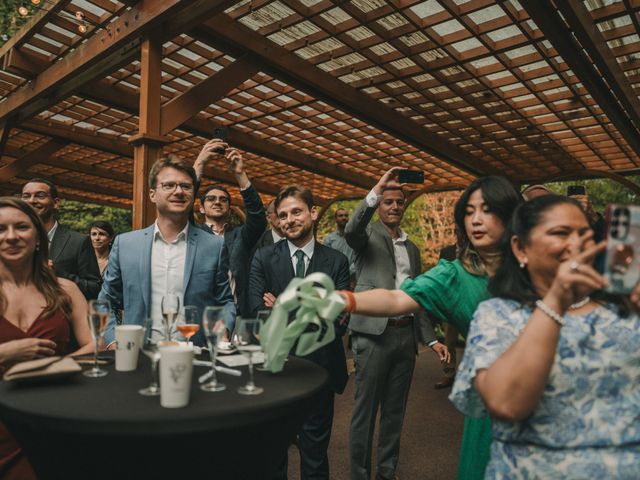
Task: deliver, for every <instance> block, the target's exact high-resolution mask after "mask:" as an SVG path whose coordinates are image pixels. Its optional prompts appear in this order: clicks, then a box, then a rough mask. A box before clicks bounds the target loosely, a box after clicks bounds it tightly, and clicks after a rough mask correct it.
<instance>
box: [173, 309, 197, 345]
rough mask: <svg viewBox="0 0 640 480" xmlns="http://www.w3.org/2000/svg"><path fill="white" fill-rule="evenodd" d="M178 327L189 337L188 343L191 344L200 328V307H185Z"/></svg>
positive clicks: (178, 321) (177, 324)
mask: <svg viewBox="0 0 640 480" xmlns="http://www.w3.org/2000/svg"><path fill="white" fill-rule="evenodd" d="M176 328H177V329H178V331H179V332H180V333H181V334H182V336H183V337H184V338H186V339H187V345H190V343H191V342H190V341H189V340H190V339H191V337H193V336H194V335H195V334H196V333H198V330H200V323H199V322H198V307H195V306H193V305H187V306H186V307H184V311H183V313H182V316H180V317H178V320H177V323H176Z"/></svg>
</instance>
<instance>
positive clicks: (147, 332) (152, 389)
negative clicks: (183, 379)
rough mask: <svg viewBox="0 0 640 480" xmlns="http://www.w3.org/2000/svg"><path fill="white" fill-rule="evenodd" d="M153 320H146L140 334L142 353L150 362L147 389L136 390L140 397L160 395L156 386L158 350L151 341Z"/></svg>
mask: <svg viewBox="0 0 640 480" xmlns="http://www.w3.org/2000/svg"><path fill="white" fill-rule="evenodd" d="M152 332H153V320H152V319H151V318H147V319H146V320H145V322H144V327H143V329H142V333H143V335H144V339H143V341H142V353H144V354H145V355H146V356H147V357H149V360H151V383H150V384H149V386H148V387H146V388H142V389H140V390H138V393H139V394H140V395H146V396H150V397H153V396H156V395H160V387H159V386H158V362H159V361H160V350H158V343H157V342H156V341H155V340H153V339H152Z"/></svg>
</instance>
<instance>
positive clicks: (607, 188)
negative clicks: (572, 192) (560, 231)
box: [545, 176, 640, 213]
mask: <svg viewBox="0 0 640 480" xmlns="http://www.w3.org/2000/svg"><path fill="white" fill-rule="evenodd" d="M628 179H629V180H631V181H632V182H634V183H635V184H636V185H640V176H631V177H628ZM569 185H584V187H585V190H586V192H587V195H588V196H589V200H591V204H592V205H593V208H594V209H595V210H596V211H597V212H600V213H602V212H604V211H605V209H606V207H607V204H609V203H621V204H624V205H638V204H640V197H639V196H638V195H636V194H635V193H633V192H632V191H631V190H629V189H628V188H627V187H625V186H623V185H621V184H620V183H618V182H615V181H613V180H610V179H608V178H604V179H593V180H579V181H571V182H556V183H549V184H546V185H545V186H546V187H548V188H549V190H552V191H553V192H555V193H557V194H558V195H566V194H567V187H568V186H569Z"/></svg>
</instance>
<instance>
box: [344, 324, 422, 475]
mask: <svg viewBox="0 0 640 480" xmlns="http://www.w3.org/2000/svg"><path fill="white" fill-rule="evenodd" d="M351 348H352V350H353V358H354V361H355V366H356V398H355V405H354V407H353V413H352V416H351V431H350V435H349V454H350V466H351V480H369V479H370V478H371V444H372V442H373V431H374V427H375V422H376V415H377V413H378V408H379V409H380V430H379V433H378V452H377V469H376V470H377V476H378V478H381V479H392V478H393V477H394V474H395V471H396V467H397V466H398V454H399V451H400V435H401V433H402V422H403V421H404V413H405V409H406V406H407V397H408V395H409V388H410V387H411V377H412V375H413V369H414V366H415V364H416V355H415V341H414V332H413V326H412V325H407V326H405V327H399V328H394V327H387V329H386V330H385V331H384V332H383V333H382V335H365V334H360V333H355V332H354V333H352V338H351Z"/></svg>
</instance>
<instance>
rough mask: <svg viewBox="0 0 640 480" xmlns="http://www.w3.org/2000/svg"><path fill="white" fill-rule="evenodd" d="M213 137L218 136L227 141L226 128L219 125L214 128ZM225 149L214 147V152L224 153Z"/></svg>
mask: <svg viewBox="0 0 640 480" xmlns="http://www.w3.org/2000/svg"><path fill="white" fill-rule="evenodd" d="M213 138H219V139H220V140H222V141H225V142H226V141H227V129H226V128H224V127H219V128H215V129H214V130H213ZM225 151H226V150H225V149H224V148H216V150H215V152H216V153H219V154H220V155H224V153H225Z"/></svg>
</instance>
